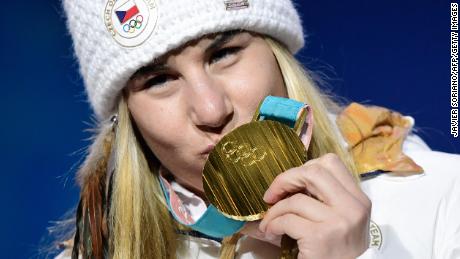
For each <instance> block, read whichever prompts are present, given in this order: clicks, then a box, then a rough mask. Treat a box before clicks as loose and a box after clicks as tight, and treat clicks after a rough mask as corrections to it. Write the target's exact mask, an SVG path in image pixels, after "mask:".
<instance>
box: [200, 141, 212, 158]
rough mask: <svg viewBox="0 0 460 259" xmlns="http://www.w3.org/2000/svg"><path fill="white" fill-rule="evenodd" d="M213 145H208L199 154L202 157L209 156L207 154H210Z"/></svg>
mask: <svg viewBox="0 0 460 259" xmlns="http://www.w3.org/2000/svg"><path fill="white" fill-rule="evenodd" d="M214 147H215V145H214V144H209V145H208V146H207V147H206V149H205V150H204V151H203V152H201V154H202V155H206V156H207V155H209V153H211V151H212V150H213V149H214Z"/></svg>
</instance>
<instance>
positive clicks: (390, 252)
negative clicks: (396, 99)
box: [57, 135, 460, 259]
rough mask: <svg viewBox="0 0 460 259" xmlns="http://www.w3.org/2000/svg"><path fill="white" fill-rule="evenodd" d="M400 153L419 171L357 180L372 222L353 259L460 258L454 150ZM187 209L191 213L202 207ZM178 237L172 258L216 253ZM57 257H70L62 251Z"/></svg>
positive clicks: (415, 148) (459, 181)
mask: <svg viewBox="0 0 460 259" xmlns="http://www.w3.org/2000/svg"><path fill="white" fill-rule="evenodd" d="M403 152H404V153H405V154H407V155H408V156H409V157H411V158H412V159H413V160H414V161H415V162H416V163H417V164H418V165H420V166H421V167H423V169H424V170H425V172H424V173H423V174H421V175H414V176H409V177H397V176H391V175H386V174H383V175H380V176H377V177H375V178H373V179H369V180H366V181H364V182H363V183H362V189H363V190H364V192H365V193H366V194H367V195H368V196H369V198H370V199H371V201H372V216H371V219H372V221H373V222H375V224H376V225H377V226H378V227H374V228H371V232H372V233H371V236H372V238H371V246H372V247H370V248H369V249H368V250H367V251H366V252H365V253H364V254H363V255H361V256H360V257H359V259H371V258H404V259H409V258H414V259H423V258H436V259H454V258H456V259H458V258H460V155H455V154H448V153H443V152H437V151H432V150H431V149H430V148H429V147H428V146H427V145H426V144H425V143H424V142H423V141H422V140H421V139H420V138H419V137H417V136H415V135H409V136H408V137H407V138H406V140H405V142H404V145H403ZM177 191H180V192H181V196H183V198H185V199H186V200H187V197H188V199H190V201H193V200H194V199H195V198H194V197H193V196H194V195H193V194H192V193H189V192H187V191H183V189H182V188H180V187H178V189H177ZM195 201H196V200H195ZM186 203H187V202H186ZM188 209H189V210H190V211H191V213H192V215H193V214H194V213H196V210H197V209H200V210H201V209H202V208H198V207H196V206H195V207H189V208H188ZM194 211H195V212H194ZM181 238H182V240H183V244H184V246H185V247H186V249H183V250H184V251H178V258H200V259H205V258H218V255H219V249H220V243H218V242H216V241H213V240H207V239H203V238H196V237H189V236H181ZM331 249H333V248H331ZM67 255H69V254H68V253H67ZM278 257H279V250H278V248H277V247H275V246H273V245H271V244H268V243H264V242H262V241H259V240H255V239H252V238H250V237H243V238H241V239H240V241H239V242H238V245H237V258H243V259H246V258H264V259H269V258H278ZM57 258H59V259H63V258H70V257H68V256H66V254H65V252H63V253H62V254H60V255H59V256H58V257H57Z"/></svg>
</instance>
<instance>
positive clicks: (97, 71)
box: [63, 0, 304, 120]
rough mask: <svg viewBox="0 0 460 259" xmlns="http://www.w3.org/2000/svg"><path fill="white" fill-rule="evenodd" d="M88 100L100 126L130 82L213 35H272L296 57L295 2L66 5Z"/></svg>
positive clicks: (74, 0)
mask: <svg viewBox="0 0 460 259" xmlns="http://www.w3.org/2000/svg"><path fill="white" fill-rule="evenodd" d="M63 1H64V2H63V6H64V10H65V12H66V15H67V25H68V28H69V30H70V33H71V35H72V39H73V43H74V48H75V53H76V56H77V58H78V60H79V63H80V73H81V74H82V76H83V80H84V83H85V87H86V91H87V95H88V98H89V101H90V103H91V106H92V107H93V109H94V112H95V114H96V116H97V117H98V119H99V120H104V119H107V118H108V117H109V116H110V115H112V114H113V113H114V112H115V100H116V99H117V97H118V96H119V95H120V93H121V89H123V87H124V86H125V85H126V83H127V81H128V79H129V78H130V76H131V75H132V74H133V73H134V72H135V71H136V70H137V69H139V68H140V67H142V66H144V65H146V64H148V63H150V62H152V61H153V60H154V59H155V58H157V57H159V56H161V55H163V54H165V53H167V52H168V51H170V50H173V49H175V48H177V47H180V46H181V45H183V44H184V43H187V42H188V41H190V40H193V39H197V38H199V37H201V36H204V35H206V34H209V33H216V32H224V31H229V30H235V29H243V30H248V31H252V32H257V33H261V34H265V35H269V36H271V37H273V38H275V39H277V40H279V41H280V42H282V43H284V44H285V45H286V46H287V47H288V49H289V50H290V51H291V52H292V53H295V52H297V51H298V50H299V49H300V48H302V47H303V45H304V37H303V32H302V25H301V21H300V18H299V15H298V13H297V11H296V10H295V8H294V6H293V3H292V2H291V1H290V0H63Z"/></svg>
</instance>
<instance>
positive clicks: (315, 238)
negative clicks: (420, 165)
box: [203, 97, 370, 258]
mask: <svg viewBox="0 0 460 259" xmlns="http://www.w3.org/2000/svg"><path fill="white" fill-rule="evenodd" d="M272 98H274V97H268V99H269V101H268V102H267V99H266V100H265V101H264V103H262V105H261V107H260V109H259V111H258V113H256V115H255V117H254V120H253V122H251V123H249V124H245V125H243V126H241V127H239V128H237V129H235V130H234V131H232V132H231V133H230V134H228V135H226V136H225V137H224V138H222V140H221V141H220V142H219V144H218V145H217V146H216V148H215V149H214V151H213V152H212V153H211V154H210V156H209V158H208V161H207V163H206V165H205V170H204V172H203V184H204V186H205V192H206V196H207V198H208V199H209V201H210V202H211V203H212V204H213V205H214V206H215V207H216V208H217V209H218V210H219V211H220V212H221V213H222V214H224V215H225V216H227V217H230V218H232V219H236V220H243V221H254V220H258V219H262V218H263V220H262V221H261V222H260V226H259V229H260V231H262V232H263V233H268V234H270V235H273V236H281V235H283V238H282V241H281V247H282V253H281V258H295V257H296V254H297V252H299V258H348V257H353V256H355V257H356V256H357V255H360V254H361V253H362V252H363V251H364V250H365V249H366V248H367V242H368V241H367V239H368V232H367V231H368V229H367V227H368V225H369V224H368V221H369V215H370V202H369V200H368V198H367V196H366V195H365V194H364V193H363V192H362V191H361V190H360V189H359V187H358V185H357V184H356V182H355V181H354V179H353V177H352V175H351V174H350V173H349V172H348V169H347V168H346V167H345V165H344V164H343V163H342V162H341V160H340V159H339V158H338V157H337V156H336V155H333V154H327V155H324V156H322V157H320V158H317V159H312V160H310V161H308V162H306V161H307V157H306V154H307V153H306V148H308V144H309V141H310V138H311V130H312V128H311V126H312V117H311V111H310V109H309V107H308V106H304V105H303V104H302V105H300V106H299V105H298V104H297V106H296V104H295V103H294V102H295V101H292V100H289V99H284V98H277V97H276V99H272ZM270 99H272V101H273V100H275V103H271V104H270ZM291 101H292V103H291V104H292V105H294V106H292V107H291V108H292V109H291V110H290V112H286V111H287V110H289V108H287V107H288V106H289V105H288V103H287V102H291ZM276 102H279V103H276ZM283 102H286V103H284V104H282V103H283ZM267 104H269V105H268V109H267V107H266V106H267ZM264 105H265V106H264ZM280 105H281V106H280ZM270 106H271V107H270ZM293 107H297V108H293ZM286 108H287V110H286ZM283 109H284V111H283ZM283 112H284V114H283ZM287 114H290V115H287ZM289 116H290V118H291V119H288V118H289ZM259 117H260V118H259ZM292 118H294V119H292ZM258 119H265V120H262V121H257V120H258ZM267 119H268V120H267ZM272 120H276V121H272ZM279 121H282V122H283V123H280V122H279ZM296 121H297V123H296ZM305 121H307V123H304V122H305ZM289 126H290V127H294V130H293V129H291V128H290V127H289ZM303 126H304V127H303ZM301 130H303V131H304V134H303V135H302V136H303V138H302V141H303V143H302V141H301V140H300V138H299V137H298V134H299V133H300V131H301ZM304 144H305V145H304ZM305 162H306V163H305ZM307 194H308V195H307ZM310 194H311V196H310ZM313 197H315V198H316V199H315V198H313ZM270 205H271V206H270ZM249 224H254V223H252V222H250V223H249ZM288 236H290V237H292V238H293V239H295V240H293V239H291V238H289V237H288ZM297 244H298V245H299V247H298V250H297ZM344 256H345V257H344Z"/></svg>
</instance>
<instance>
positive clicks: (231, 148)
mask: <svg viewBox="0 0 460 259" xmlns="http://www.w3.org/2000/svg"><path fill="white" fill-rule="evenodd" d="M222 152H223V153H224V154H225V156H226V158H227V159H228V160H229V161H230V162H232V163H234V164H237V163H242V164H243V165H244V166H251V165H253V164H255V163H257V162H260V161H262V160H263V159H264V158H265V156H266V155H267V152H265V151H264V150H263V149H259V148H257V147H251V145H250V144H248V143H242V144H240V143H238V142H237V141H228V142H226V143H224V145H223V146H222Z"/></svg>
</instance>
